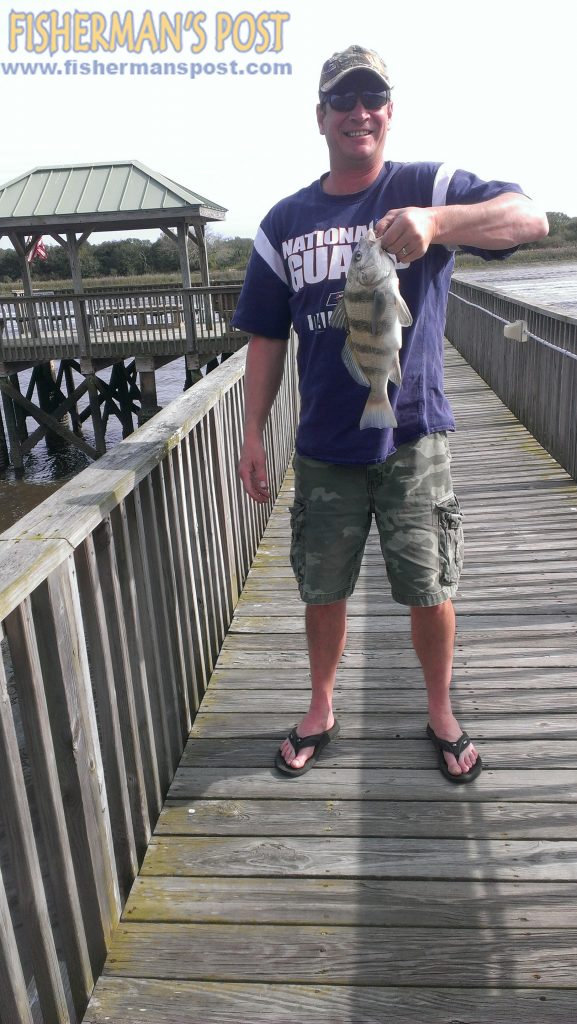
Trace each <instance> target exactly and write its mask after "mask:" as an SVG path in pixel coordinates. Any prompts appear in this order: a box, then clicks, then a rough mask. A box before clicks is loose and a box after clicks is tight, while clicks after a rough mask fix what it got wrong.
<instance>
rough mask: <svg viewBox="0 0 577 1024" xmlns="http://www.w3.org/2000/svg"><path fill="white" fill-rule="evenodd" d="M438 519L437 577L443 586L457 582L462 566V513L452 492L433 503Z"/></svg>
mask: <svg viewBox="0 0 577 1024" xmlns="http://www.w3.org/2000/svg"><path fill="white" fill-rule="evenodd" d="M435 509H436V511H437V516H438V519H439V579H440V581H441V584H442V585H443V586H444V587H450V586H454V585H455V583H458V582H459V577H460V575H461V569H462V568H463V546H464V545H463V513H462V512H461V508H460V506H459V502H458V501H457V498H456V496H455V495H454V494H451V495H450V496H449V497H448V498H445V500H444V501H439V502H437V504H436V505H435Z"/></svg>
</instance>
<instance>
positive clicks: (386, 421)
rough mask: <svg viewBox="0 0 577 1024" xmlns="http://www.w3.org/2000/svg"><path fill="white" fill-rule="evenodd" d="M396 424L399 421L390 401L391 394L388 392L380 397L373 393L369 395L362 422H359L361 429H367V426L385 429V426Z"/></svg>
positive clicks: (394, 425)
mask: <svg viewBox="0 0 577 1024" xmlns="http://www.w3.org/2000/svg"><path fill="white" fill-rule="evenodd" d="M396 426H397V421H396V419H395V414H394V412H393V409H392V406H391V403H390V402H389V396H388V395H387V394H386V393H385V394H384V395H379V396H378V397H377V396H373V395H372V394H371V395H369V397H368V398H367V404H366V405H365V408H364V410H363V415H362V416H361V422H360V423H359V427H360V429H361V430H365V429H366V428H367V427H376V428H377V429H378V430H384V429H385V427H396Z"/></svg>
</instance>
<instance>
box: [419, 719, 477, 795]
mask: <svg viewBox="0 0 577 1024" xmlns="http://www.w3.org/2000/svg"><path fill="white" fill-rule="evenodd" d="M427 736H428V737H429V739H430V740H431V743H432V744H433V746H434V747H435V749H436V751H437V754H438V758H439V768H440V770H441V771H442V773H443V775H444V776H445V778H446V779H449V782H456V783H457V785H462V784H463V783H464V782H474V780H475V779H477V778H478V777H479V775H480V774H481V772H482V771H483V762H482V761H481V755H480V754H478V755H477V760H476V761H475V764H474V765H473V767H472V768H470V769H469V771H468V772H461V774H460V775H453V774H452V772H450V771H449V766H448V764H447V762H446V761H445V758H444V757H443V751H444V750H446V751H447V752H448V753H449V754H452V755H453V757H454V758H455V759H456V760H457V761H458V760H459V756H460V755H461V754H462V753H463V751H464V750H466V748H467V747H469V746H470V745H471V740H470V738H469V737H468V736H467V733H466V732H464V733H462V734H461V736H459V739H458V740H455V742H454V743H451V742H450V740H442V739H440V737H439V736H437V734H436V733H435V732H433V730H432V729H431V726H430V725H427Z"/></svg>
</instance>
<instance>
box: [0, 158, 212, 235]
mask: <svg viewBox="0 0 577 1024" xmlns="http://www.w3.org/2000/svg"><path fill="white" fill-rule="evenodd" d="M225 213H226V209H225V207H224V206H220V205H219V204H218V203H213V202H212V200H210V199H207V198H205V197H204V196H200V195H198V194H197V193H196V192H192V191H191V190H190V189H188V188H185V187H184V186H183V185H178V184H177V183H176V182H175V181H171V180H170V178H166V177H165V176H164V175H162V174H158V173H157V172H156V171H152V170H150V168H148V167H145V166H144V164H141V163H140V162H139V161H137V160H127V161H123V162H120V163H106V164H73V165H69V166H65V167H36V168H35V169H34V170H33V171H30V172H29V173H28V174H23V175H22V176H21V177H19V178H14V179H13V180H12V181H8V182H7V183H6V184H5V185H2V186H0V231H7V230H16V229H18V228H19V227H20V228H22V227H27V228H34V227H35V226H37V227H44V228H46V227H47V226H48V225H53V226H54V227H66V226H70V227H72V226H74V225H77V226H83V225H89V226H91V227H97V226H100V225H101V226H102V227H103V228H104V227H106V228H110V227H111V226H113V225H114V226H116V225H117V224H118V226H119V227H126V226H131V225H134V226H135V227H136V226H139V227H142V226H144V225H145V224H146V223H147V222H150V223H151V224H158V223H160V222H166V223H169V222H171V221H172V222H174V221H175V220H178V221H180V220H183V219H190V220H196V221H204V220H223V219H224V215H225Z"/></svg>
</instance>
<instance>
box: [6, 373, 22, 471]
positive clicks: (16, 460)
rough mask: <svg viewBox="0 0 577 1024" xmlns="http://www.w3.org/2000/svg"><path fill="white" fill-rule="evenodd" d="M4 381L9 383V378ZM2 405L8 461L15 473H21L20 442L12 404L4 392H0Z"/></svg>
mask: <svg viewBox="0 0 577 1024" xmlns="http://www.w3.org/2000/svg"><path fill="white" fill-rule="evenodd" d="M5 380H6V382H7V383H9V381H10V378H9V377H6V378H5ZM2 404H3V406H4V418H5V420H6V429H7V431H8V440H9V442H10V459H11V462H12V465H13V466H14V469H15V470H16V472H17V473H23V472H24V459H23V458H22V450H21V447H20V440H19V438H18V428H17V426H16V416H15V414H14V403H13V401H12V399H11V398H10V396H9V395H7V394H5V392H4V391H3V392H2Z"/></svg>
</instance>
